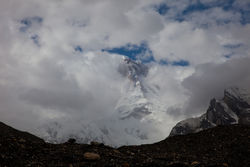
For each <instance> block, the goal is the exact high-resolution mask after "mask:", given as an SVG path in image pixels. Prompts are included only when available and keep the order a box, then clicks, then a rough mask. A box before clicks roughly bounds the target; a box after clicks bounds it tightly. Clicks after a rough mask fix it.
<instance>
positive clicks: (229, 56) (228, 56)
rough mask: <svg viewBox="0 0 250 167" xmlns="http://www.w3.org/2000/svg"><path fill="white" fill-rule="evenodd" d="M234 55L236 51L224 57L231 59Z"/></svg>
mask: <svg viewBox="0 0 250 167" xmlns="http://www.w3.org/2000/svg"><path fill="white" fill-rule="evenodd" d="M233 55H234V53H233V52H232V53H229V54H226V55H224V57H225V58H227V59H230V58H231V57H232V56H233Z"/></svg>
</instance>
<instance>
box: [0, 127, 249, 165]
mask: <svg viewBox="0 0 250 167" xmlns="http://www.w3.org/2000/svg"><path fill="white" fill-rule="evenodd" d="M0 132H3V133H0V166H40V167H45V166H46V167H47V166H53V167H83V166H84V167H95V166H98V167H104V166H105V167H108V166H109V167H131V166H139V167H140V166H147V167H161V166H166V167H229V166H230V167H239V166H242V167H247V166H250V159H249V155H250V138H249V136H250V126H246V125H245V126H244V125H238V124H237V125H229V126H218V127H215V128H211V129H208V130H204V131H202V132H199V133H195V134H188V135H183V136H173V137H168V138H166V139H165V140H162V141H161V142H158V143H154V144H147V145H140V146H123V147H120V148H112V147H110V146H105V145H104V144H102V143H97V142H91V144H90V145H88V144H77V143H75V140H74V139H70V140H68V142H66V143H63V144H50V143H46V142H44V141H43V140H42V139H39V138H38V137H35V136H34V135H31V134H28V133H26V132H20V131H18V130H15V129H13V128H11V127H9V126H7V125H5V124H3V123H0Z"/></svg>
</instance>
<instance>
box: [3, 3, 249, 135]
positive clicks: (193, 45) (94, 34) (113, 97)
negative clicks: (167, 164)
mask: <svg viewBox="0 0 250 167" xmlns="http://www.w3.org/2000/svg"><path fill="white" fill-rule="evenodd" d="M123 55H125V56H128V57H130V58H131V59H133V60H139V61H141V62H142V63H145V64H146V65H148V66H149V67H150V68H149V74H148V76H147V78H146V79H145V82H148V83H149V84H151V85H157V86H158V87H159V88H160V90H161V94H160V96H161V99H162V101H163V102H164V103H166V104H168V106H169V108H167V109H166V111H167V112H168V114H169V115H170V116H171V117H173V118H174V121H173V125H174V123H176V122H177V121H179V120H180V119H183V118H187V117H190V116H197V115H199V114H201V113H203V112H205V109H206V108H207V106H208V104H209V100H210V99H211V98H213V97H217V98H220V97H222V96H223V89H225V88H227V87H230V86H240V87H246V88H249V85H250V75H249V72H250V65H249V64H250V2H249V0H219V1H218V0H165V1H164V0H1V1H0V121H4V122H6V123H9V124H11V125H13V126H15V127H19V128H20V129H25V130H31V129H32V128H33V127H36V126H37V125H39V124H42V123H44V122H46V121H47V120H50V119H59V120H60V119H61V118H62V119H64V118H70V119H72V120H78V119H86V120H92V119H96V120H97V119H102V118H103V117H105V116H106V115H108V114H110V113H111V111H113V109H114V107H115V105H116V103H117V99H119V97H120V96H121V85H122V84H123V83H124V77H123V76H121V75H120V74H119V72H118V71H117V68H118V65H119V63H120V62H121V61H122V56H123ZM166 121H168V120H166ZM166 136H167V134H166Z"/></svg>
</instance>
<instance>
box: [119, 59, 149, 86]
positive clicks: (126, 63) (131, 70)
mask: <svg viewBox="0 0 250 167" xmlns="http://www.w3.org/2000/svg"><path fill="white" fill-rule="evenodd" d="M118 71H119V72H120V74H122V75H123V76H126V77H128V78H129V79H130V80H131V81H133V82H134V83H136V82H137V81H139V78H140V77H146V76H147V74H148V67H147V66H146V65H144V64H142V63H141V62H139V61H133V60H131V59H130V58H128V57H125V56H123V62H122V63H121V64H120V65H119V67H118ZM137 84H138V83H137Z"/></svg>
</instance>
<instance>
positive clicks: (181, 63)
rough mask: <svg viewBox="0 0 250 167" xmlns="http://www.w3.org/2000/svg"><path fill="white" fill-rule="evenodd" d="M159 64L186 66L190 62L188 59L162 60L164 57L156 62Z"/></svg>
mask: <svg viewBox="0 0 250 167" xmlns="http://www.w3.org/2000/svg"><path fill="white" fill-rule="evenodd" d="M158 63H159V64H160V65H162V66H169V65H171V66H181V67H187V66H190V63H189V61H187V60H178V61H172V62H171V61H168V60H164V59H161V60H160V61H159V62H158Z"/></svg>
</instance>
